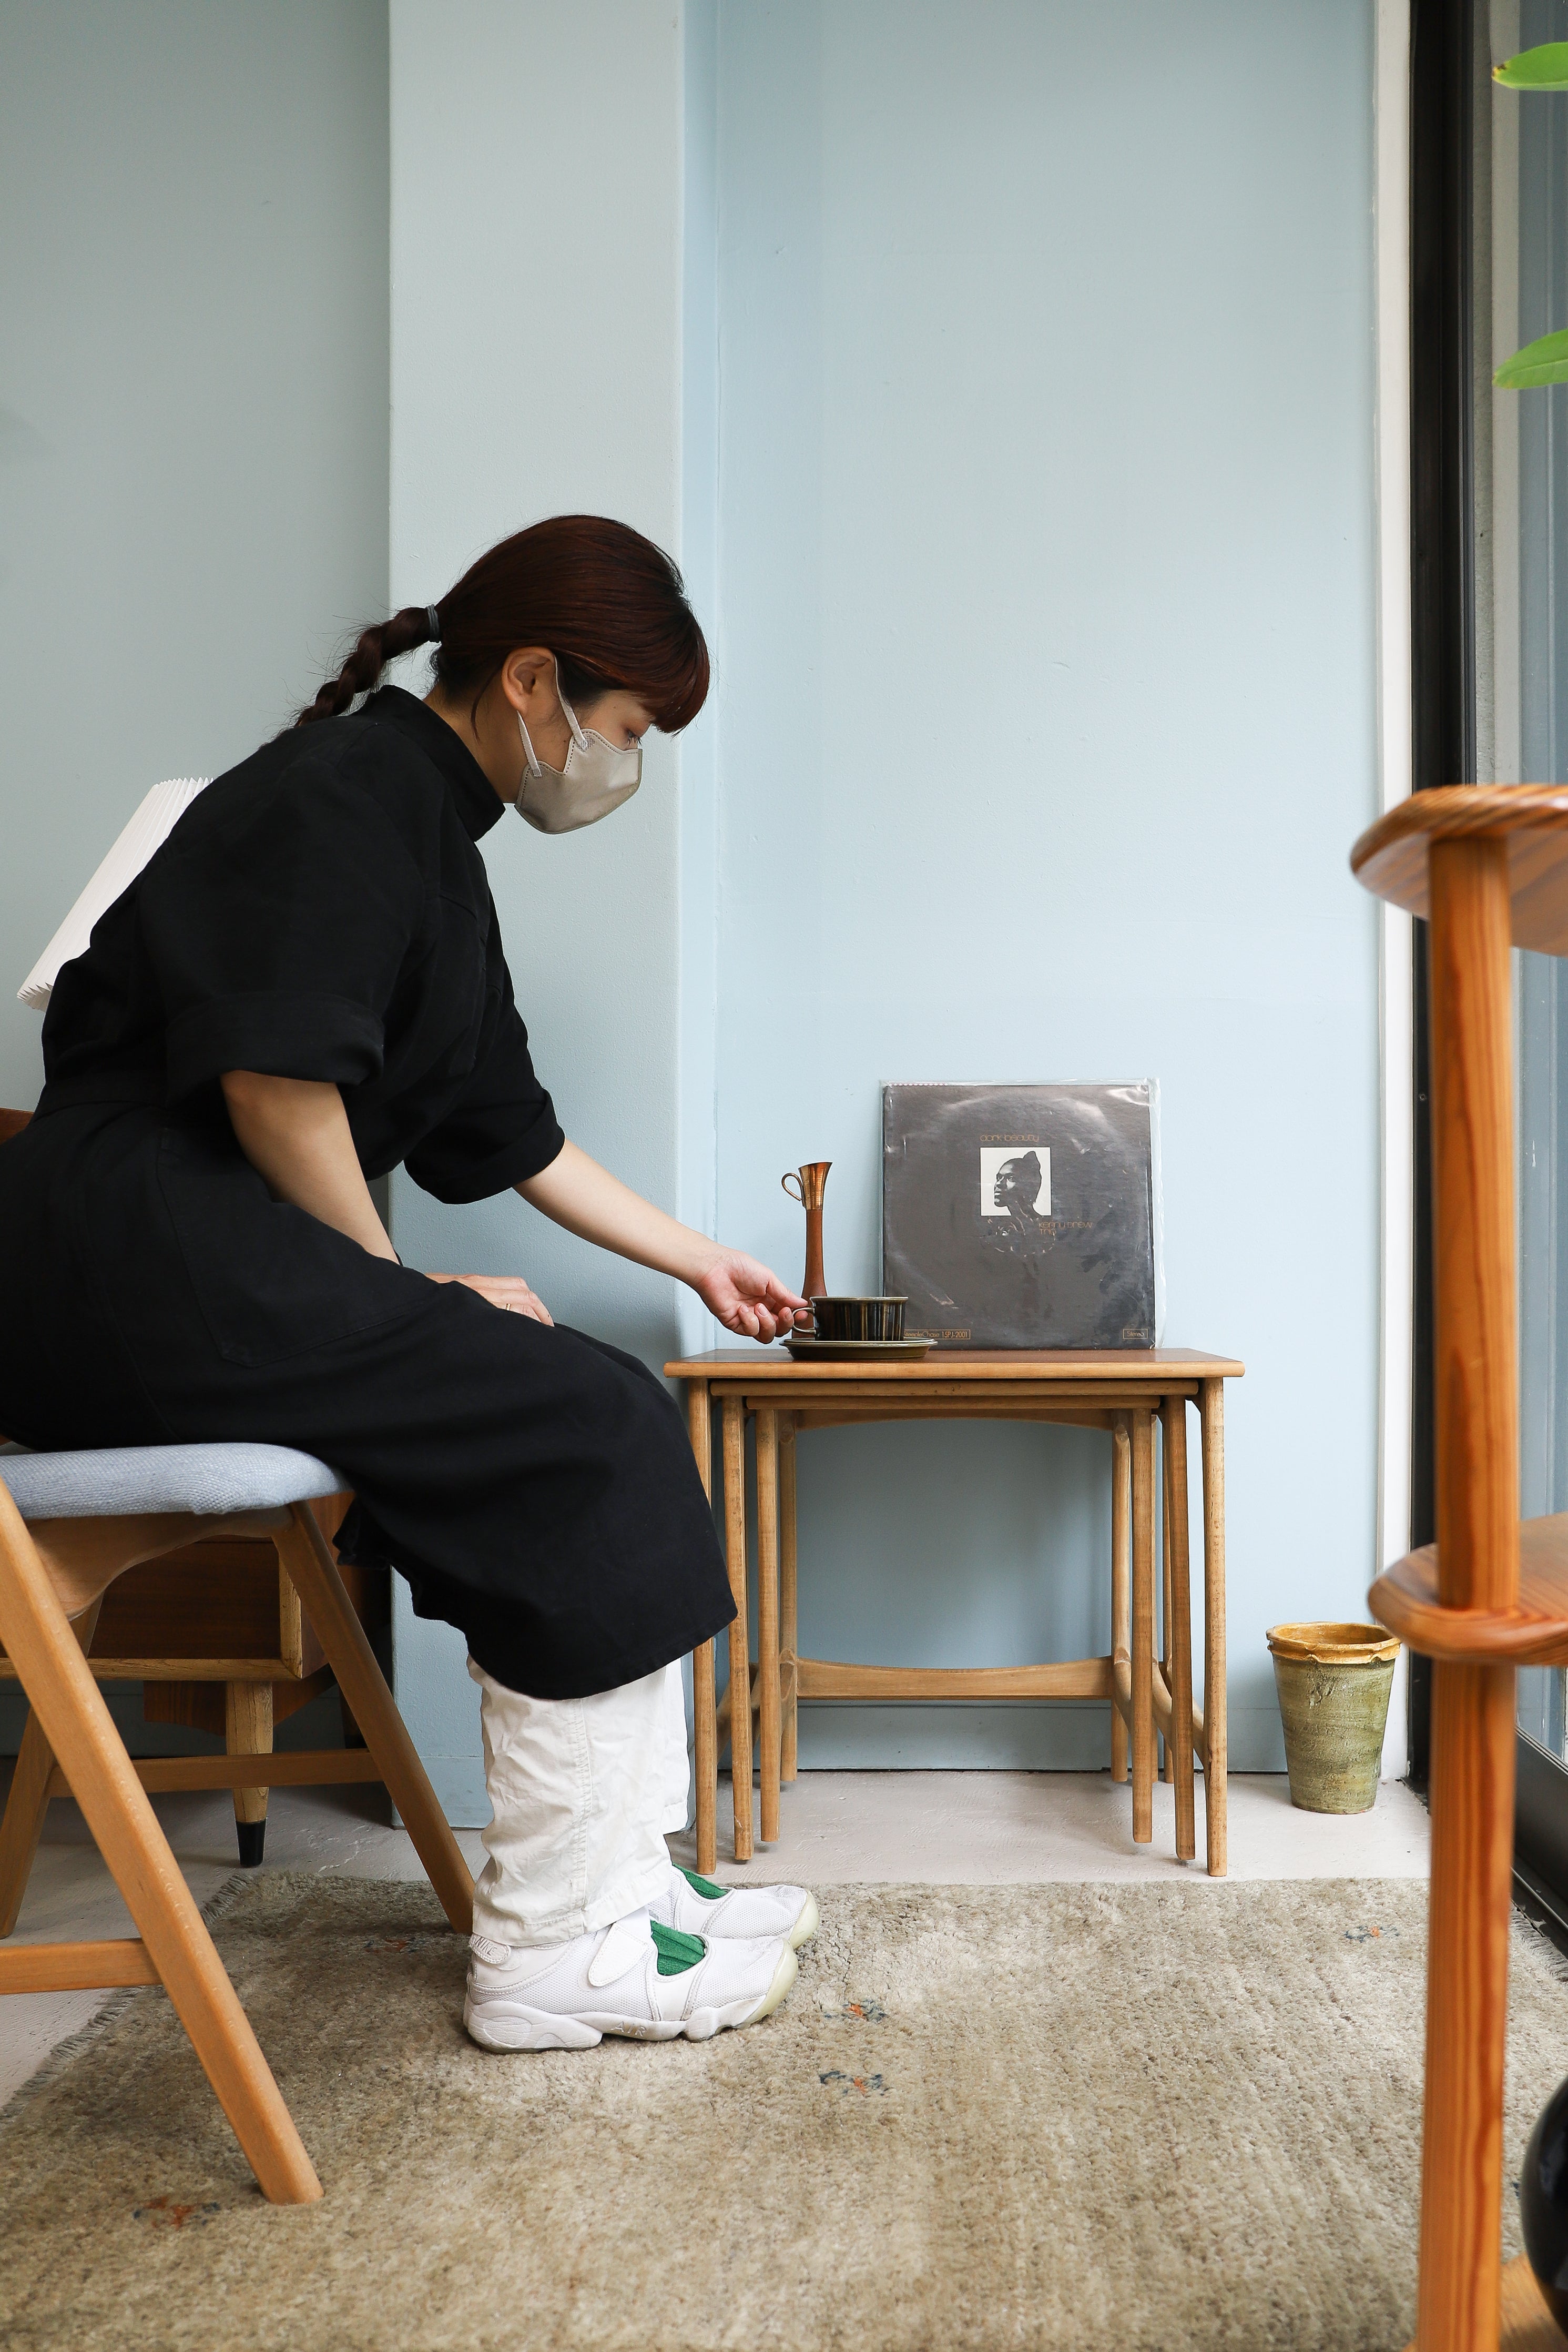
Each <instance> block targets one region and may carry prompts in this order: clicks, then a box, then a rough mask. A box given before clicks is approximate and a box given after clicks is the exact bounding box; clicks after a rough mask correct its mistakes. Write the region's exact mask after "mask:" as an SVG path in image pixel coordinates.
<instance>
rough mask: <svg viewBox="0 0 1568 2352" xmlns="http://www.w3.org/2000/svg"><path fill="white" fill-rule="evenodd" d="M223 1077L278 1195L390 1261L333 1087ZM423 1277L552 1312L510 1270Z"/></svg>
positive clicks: (234, 1073) (248, 1073) (233, 1114)
mask: <svg viewBox="0 0 1568 2352" xmlns="http://www.w3.org/2000/svg"><path fill="white" fill-rule="evenodd" d="M220 1083H221V1085H222V1087H223V1090H224V1100H225V1102H226V1103H227V1105H228V1109H229V1124H230V1125H231V1126H232V1128H233V1129H234V1131H235V1140H236V1141H237V1142H238V1144H239V1148H240V1150H242V1151H243V1152H244V1153H245V1156H246V1159H247V1160H249V1161H250V1164H251V1166H252V1167H253V1168H254V1169H255V1170H256V1174H257V1175H258V1176H260V1177H261V1178H262V1179H263V1181H265V1182H266V1184H267V1188H268V1190H269V1191H270V1192H272V1193H273V1194H274V1195H275V1196H276V1198H277V1199H278V1200H280V1201H288V1202H292V1203H293V1205H294V1207H295V1208H297V1209H303V1210H304V1211H305V1213H306V1214H307V1215H308V1216H311V1217H319V1219H320V1221H321V1223H322V1224H324V1225H330V1226H332V1228H333V1229H334V1231H335V1232H337V1233H340V1234H347V1235H348V1237H349V1239H350V1241H351V1242H358V1243H359V1244H360V1247H361V1249H362V1250H368V1251H369V1252H370V1254H371V1256H372V1257H384V1258H390V1259H391V1260H392V1263H393V1264H394V1265H395V1264H396V1262H397V1252H396V1251H395V1250H394V1249H393V1247H392V1243H391V1242H390V1241H389V1240H388V1238H387V1232H386V1227H385V1226H384V1225H383V1224H382V1221H381V1219H380V1218H379V1217H378V1216H377V1214H376V1209H375V1202H373V1201H372V1200H371V1195H370V1189H369V1187H368V1186H367V1184H366V1182H365V1179H364V1172H363V1171H362V1170H361V1166H360V1161H359V1155H358V1153H357V1152H356V1151H355V1150H354V1139H353V1137H352V1136H351V1135H350V1132H349V1114H348V1112H347V1111H346V1110H345V1109H344V1108H343V1097H342V1096H341V1095H340V1093H339V1091H338V1089H337V1087H335V1086H332V1085H330V1084H328V1083H325V1082H323V1081H321V1080H319V1079H316V1078H274V1077H268V1076H264V1075H263V1074H262V1073H261V1072H259V1071H256V1070H225V1072H224V1075H223V1077H222V1080H221V1081H220ZM428 1278H429V1280H430V1281H432V1282H461V1283H463V1284H465V1286H466V1287H467V1288H468V1289H470V1290H476V1291H477V1292H478V1293H479V1296H480V1297H482V1298H486V1299H488V1301H489V1303H490V1305H491V1306H492V1307H505V1308H507V1309H508V1310H509V1311H510V1312H511V1313H512V1314H514V1315H528V1316H531V1317H532V1318H533V1320H534V1321H535V1322H536V1323H548V1322H549V1320H550V1318H549V1314H548V1313H547V1312H546V1310H545V1308H544V1307H542V1306H541V1304H540V1303H539V1301H538V1299H537V1298H536V1297H535V1296H534V1294H533V1292H532V1291H531V1290H530V1289H529V1287H528V1284H527V1283H526V1282H523V1281H520V1280H517V1279H515V1278H512V1277H509V1276H504V1275H502V1276H495V1275H482V1274H433V1275H431V1276H429V1277H428Z"/></svg>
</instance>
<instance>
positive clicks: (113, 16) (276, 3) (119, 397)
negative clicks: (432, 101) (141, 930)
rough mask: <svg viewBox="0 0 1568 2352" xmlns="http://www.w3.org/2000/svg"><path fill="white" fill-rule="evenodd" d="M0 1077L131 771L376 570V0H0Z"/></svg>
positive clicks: (11, 1098) (253, 729)
mask: <svg viewBox="0 0 1568 2352" xmlns="http://www.w3.org/2000/svg"><path fill="white" fill-rule="evenodd" d="M0 223H3V225H4V226H3V231H0V703H3V705H4V709H5V733H4V742H3V748H0V804H3V806H4V811H5V856H4V858H3V859H0V944H3V947H4V953H3V954H0V1102H4V1103H7V1104H16V1105H20V1106H24V1107H26V1106H28V1105H30V1104H32V1103H33V1102H34V1101H35V1100H36V1099H37V1092H38V1088H39V1087H40V1085H41V1084H42V1081H43V1071H42V1064H41V1060H40V1056H39V1047H38V1033H39V1021H38V1016H37V1013H29V1012H27V1011H26V1010H25V1009H24V1008H23V1007H22V1006H21V1005H19V1004H17V1003H16V988H17V986H18V985H19V983H20V982H21V981H22V979H23V978H24V977H25V975H26V972H27V971H28V969H29V967H30V966H31V964H32V962H33V961H34V959H35V957H36V956H37V954H38V952H39V950H41V949H42V948H43V946H44V944H45V942H46V940H47V939H48V938H49V935H50V934H51V932H52V931H53V930H54V929H55V926H56V925H57V922H58V921H59V920H60V918H61V917H62V916H63V915H64V914H65V912H66V910H67V908H68V907H69V905H70V903H71V901H72V899H73V898H75V897H76V895H77V892H78V890H79V889H80V888H81V887H82V884H83V883H84V882H85V881H86V880H87V878H88V876H89V874H90V872H91V871H92V869H93V867H94V866H96V865H97V863H98V861H99V858H100V857H101V856H103V853H104V851H105V850H106V849H107V848H108V847H109V845H110V842H111V841H112V840H113V839H114V837H115V835H116V834H117V833H118V832H119V831H120V827H121V825H122V824H124V822H125V820H126V818H127V817H128V816H129V815H130V814H131V810H132V809H133V808H134V807H135V806H136V803H137V802H138V801H139V800H140V799H141V796H142V794H143V793H145V792H146V790H147V788H148V786H149V785H150V784H152V783H155V782H157V781H158V779H159V778H160V777H162V776H180V775H193V774H195V775H202V774H207V775H211V774H215V773H216V772H218V771H219V770H220V769H222V768H225V767H227V766H230V765H231V764H232V763H233V762H234V761H235V760H239V759H243V758H244V757H245V755H246V752H248V751H254V749H255V748H256V744H257V743H258V742H260V741H262V740H264V739H265V738H266V737H267V736H268V735H271V734H273V733H274V732H276V730H277V728H278V727H280V726H281V725H283V724H284V723H285V721H286V720H287V719H288V718H289V717H290V716H291V715H292V712H293V710H294V709H295V708H296V707H297V706H298V703H300V702H301V701H303V700H304V699H306V698H307V697H308V696H309V695H311V694H313V693H314V692H315V690H316V688H317V686H318V684H319V681H320V678H321V677H322V676H323V675H324V674H325V673H326V672H327V670H328V668H329V665H330V664H331V661H332V656H333V654H334V651H335V649H336V648H337V646H338V645H339V643H340V639H341V637H342V635H343V634H344V632H345V630H346V629H348V628H350V627H351V626H353V625H357V624H359V623H361V622H362V621H363V620H364V619H365V618H366V617H367V616H368V615H369V614H371V613H373V612H375V611H376V610H378V609H380V608H382V606H383V605H384V600H385V597H386V582H387V522H386V481H387V29H386V7H385V0H267V5H266V6H265V7H257V6H255V5H250V0H138V5H134V6H127V5H123V0H48V5H47V6H40V5H37V0H0Z"/></svg>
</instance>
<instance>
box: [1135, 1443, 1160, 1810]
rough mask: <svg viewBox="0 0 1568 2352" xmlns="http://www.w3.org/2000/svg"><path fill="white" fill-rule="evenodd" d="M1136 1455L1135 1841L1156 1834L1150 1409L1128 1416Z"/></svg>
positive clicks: (1152, 1492)
mask: <svg viewBox="0 0 1568 2352" xmlns="http://www.w3.org/2000/svg"><path fill="white" fill-rule="evenodd" d="M1128 1418H1129V1420H1130V1422H1131V1423H1132V1451H1133V1842H1134V1844H1135V1845H1147V1844H1149V1843H1150V1842H1151V1840H1152V1839H1153V1837H1154V1834H1155V1480H1154V1423H1153V1417H1152V1415H1151V1414H1150V1412H1149V1409H1148V1407H1147V1406H1146V1405H1136V1406H1134V1409H1133V1411H1132V1412H1131V1413H1130V1414H1129V1416H1128Z"/></svg>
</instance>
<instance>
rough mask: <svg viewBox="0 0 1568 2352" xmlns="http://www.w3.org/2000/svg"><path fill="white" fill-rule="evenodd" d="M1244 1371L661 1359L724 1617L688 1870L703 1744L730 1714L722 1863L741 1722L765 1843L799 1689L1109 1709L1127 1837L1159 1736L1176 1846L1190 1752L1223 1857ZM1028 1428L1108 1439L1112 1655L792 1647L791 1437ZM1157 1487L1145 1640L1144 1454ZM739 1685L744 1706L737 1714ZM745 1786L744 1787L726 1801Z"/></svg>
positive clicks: (727, 1356) (1130, 1365) (1081, 1361)
mask: <svg viewBox="0 0 1568 2352" xmlns="http://www.w3.org/2000/svg"><path fill="white" fill-rule="evenodd" d="M664 1370H665V1372H666V1374H667V1375H668V1376H669V1377H670V1378H671V1379H672V1380H679V1381H685V1388H686V1412H687V1421H688V1425H689V1427H690V1430H691V1436H692V1446H693V1450H694V1451H695V1454H696V1459H697V1467H698V1469H699V1470H700V1472H701V1474H702V1478H703V1483H704V1485H705V1486H706V1487H707V1489H708V1491H709V1493H710V1494H711V1493H712V1491H713V1436H714V1431H713V1423H714V1418H715V1413H714V1408H715V1406H716V1407H717V1409H718V1411H717V1417H718V1420H719V1423H720V1432H721V1435H722V1445H721V1448H720V1464H721V1468H720V1478H721V1482H722V1484H721V1494H722V1504H723V1515H724V1527H725V1548H726V1557H727V1564H728V1569H729V1581H730V1590H731V1591H732V1592H733V1593H734V1595H735V1602H736V1612H737V1613H736V1618H735V1622H734V1623H733V1624H732V1625H731V1627H730V1629H729V1690H728V1692H727V1694H726V1697H725V1703H724V1706H722V1708H721V1707H719V1706H716V1703H715V1696H714V1694H715V1678H714V1654H713V1643H711V1642H706V1643H704V1644H703V1646H702V1648H701V1649H700V1650H698V1651H697V1652H696V1654H695V1658H694V1661H693V1678H694V1696H695V1731H696V1782H697V1867H698V1869H699V1870H705V1871H706V1870H712V1869H713V1867H714V1864H715V1863H716V1859H717V1843H718V1839H717V1815H718V1743H719V1735H720V1730H721V1728H722V1725H723V1722H724V1719H725V1717H728V1723H729V1734H730V1752H731V1759H732V1779H733V1783H734V1787H735V1790H736V1791H737V1796H736V1806H735V1858H736V1860H737V1862H748V1861H749V1860H750V1858H751V1853H752V1809H751V1805H750V1802H749V1790H750V1788H751V1774H752V1718H753V1716H754V1715H755V1717H756V1721H757V1745H758V1764H759V1768H760V1769H759V1780H760V1784H761V1785H760V1798H761V1814H762V1820H761V1834H762V1838H763V1841H764V1843H767V1842H768V1841H769V1840H771V1839H774V1838H776V1837H777V1836H778V1834H779V1788H780V1784H781V1783H782V1782H785V1781H789V1780H793V1779H794V1778H795V1747H796V1741H795V1720H796V1707H797V1704H798V1702H799V1701H800V1699H802V1698H807V1699H883V1700H886V1699H987V1700H992V1701H995V1700H998V1699H1030V1700H1040V1699H1068V1698H1075V1699H1082V1698H1103V1699H1109V1700H1110V1702H1111V1770H1112V1775H1113V1779H1115V1780H1126V1779H1127V1778H1128V1772H1129V1753H1128V1750H1129V1744H1130V1747H1131V1759H1130V1763H1131V1777H1132V1783H1133V1836H1134V1841H1135V1842H1136V1843H1140V1844H1142V1843H1148V1842H1149V1841H1150V1840H1151V1839H1152V1838H1153V1836H1154V1781H1155V1732H1156V1729H1157V1730H1158V1731H1159V1732H1160V1733H1161V1734H1162V1735H1163V1737H1164V1739H1165V1743H1166V1761H1165V1769H1166V1779H1167V1780H1173V1781H1174V1783H1175V1796H1176V1856H1177V1859H1178V1860H1180V1861H1184V1862H1190V1861H1192V1860H1193V1859H1194V1858H1195V1855H1196V1851H1197V1828H1196V1792H1195V1787H1194V1774H1193V1758H1194V1755H1195V1753H1196V1755H1197V1758H1198V1759H1199V1760H1200V1761H1201V1763H1202V1765H1203V1769H1204V1806H1205V1814H1206V1821H1207V1864H1208V1870H1209V1874H1210V1875H1211V1876H1212V1877H1216V1878H1222V1877H1223V1876H1224V1875H1225V1869H1226V1853H1225V1834H1226V1832H1225V1773H1226V1731H1225V1720H1226V1718H1225V1438H1224V1410H1225V1408H1224V1397H1225V1382H1226V1381H1228V1380H1239V1379H1240V1377H1241V1375H1242V1372H1243V1370H1244V1367H1243V1366H1242V1365H1241V1364H1239V1363H1237V1362H1236V1361H1234V1360H1232V1359H1231V1358H1229V1357H1222V1356H1208V1355H1203V1354H1200V1353H1197V1352H1195V1351H1194V1350H1193V1349H1184V1348H1153V1349H1136V1350H1134V1349H1115V1350H1110V1349H1107V1350H1103V1351H1102V1350H1095V1351H1088V1350H1069V1349H1049V1350H1045V1349H1042V1350H1040V1351H1033V1350H1030V1351H1025V1350H1021V1349H969V1350H965V1351H962V1352H960V1351H957V1350H947V1351H943V1350H934V1351H933V1352H932V1354H931V1355H929V1356H927V1357H925V1359H924V1360H921V1361H919V1362H904V1363H879V1362H868V1361H861V1362H845V1363H801V1362H797V1361H795V1360H793V1359H792V1358H791V1357H789V1356H788V1355H786V1353H785V1352H784V1350H783V1349H768V1350H763V1349H755V1348H753V1349H740V1348H718V1349H710V1350H709V1351H708V1352H707V1353H706V1354H704V1355H700V1356H692V1357H689V1358H682V1359H680V1360H677V1361H676V1362H674V1363H669V1364H666V1365H665V1367H664ZM1189 1404H1196V1406H1197V1412H1198V1419H1199V1424H1200V1429H1201V1438H1202V1442H1201V1461H1202V1475H1203V1570H1204V1574H1203V1587H1204V1636H1205V1639H1204V1706H1203V1710H1202V1712H1201V1713H1200V1712H1199V1711H1198V1710H1197V1708H1196V1707H1195V1706H1194V1705H1193V1692H1192V1630H1191V1628H1192V1621H1191V1597H1190V1577H1189V1567H1188V1559H1187V1481H1186V1409H1187V1406H1188V1405H1189ZM748 1415H749V1416H751V1417H753V1418H754V1419H755V1421H756V1424H757V1549H758V1559H757V1570H758V1575H757V1591H758V1628H757V1649H758V1656H757V1664H756V1666H755V1668H753V1667H752V1665H751V1661H750V1639H749V1635H748V1633H747V1520H746V1423H747V1416H748ZM974 1420H986V1421H1037V1422H1059V1423H1067V1424H1069V1425H1071V1426H1073V1427H1078V1428H1088V1429H1103V1430H1104V1431H1105V1432H1106V1433H1107V1434H1108V1436H1109V1437H1110V1440H1111V1448H1112V1472H1113V1475H1112V1487H1111V1495H1112V1510H1111V1644H1112V1646H1111V1651H1110V1654H1109V1655H1107V1656H1105V1657H1100V1658H1074V1659H1069V1660H1063V1661H1059V1662H1057V1663H1055V1664H1049V1665H1025V1666H981V1667H975V1666H961V1667H948V1666H921V1667H913V1666H911V1667H901V1666H868V1665H860V1664H851V1663H849V1662H847V1661H844V1660H839V1659H831V1658H802V1657H800V1655H799V1654H798V1653H797V1647H796V1614H797V1612H796V1579H797V1565H798V1546H797V1535H796V1528H797V1514H796V1505H795V1446H796V1441H797V1439H798V1438H799V1437H800V1436H803V1435H805V1434H807V1433H809V1432H810V1431H811V1430H815V1429H835V1428H843V1427H845V1426H846V1425H853V1424H857V1423H862V1422H866V1423H869V1422H880V1421H974ZM1156 1420H1157V1421H1158V1422H1159V1423H1160V1427H1161V1432H1162V1438H1163V1444H1162V1446H1161V1455H1162V1461H1163V1476H1164V1486H1165V1512H1164V1528H1165V1541H1164V1548H1163V1586H1164V1601H1165V1609H1164V1629H1165V1631H1164V1643H1163V1646H1162V1649H1161V1651H1160V1654H1158V1655H1156V1650H1155V1487H1154V1480H1155V1453H1154V1425H1155V1421H1156ZM742 1690H749V1693H750V1697H751V1704H750V1706H732V1705H731V1703H730V1702H731V1698H732V1696H733V1695H734V1694H736V1693H737V1692H739V1691H742ZM742 1791H746V1792H747V1796H746V1797H745V1798H743V1797H742V1794H741V1793H740V1792H742Z"/></svg>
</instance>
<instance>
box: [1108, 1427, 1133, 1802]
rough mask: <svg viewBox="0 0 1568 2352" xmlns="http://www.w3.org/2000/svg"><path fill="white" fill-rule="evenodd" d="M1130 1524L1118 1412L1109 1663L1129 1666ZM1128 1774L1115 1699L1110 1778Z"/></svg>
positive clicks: (1127, 1460)
mask: <svg viewBox="0 0 1568 2352" xmlns="http://www.w3.org/2000/svg"><path fill="white" fill-rule="evenodd" d="M1132 1525H1133V1449H1132V1443H1131V1440H1130V1439H1129V1437H1128V1435H1127V1423H1126V1420H1125V1417H1124V1415H1123V1414H1121V1413H1118V1414H1117V1416H1116V1424H1115V1427H1114V1428H1113V1430H1112V1432H1111V1664H1112V1666H1113V1668H1114V1667H1115V1666H1116V1665H1118V1664H1122V1665H1125V1666H1127V1667H1128V1668H1129V1670H1130V1669H1131V1666H1132V1660H1133V1594H1132V1587H1131V1584H1130V1582H1129V1570H1130V1568H1131V1561H1130V1559H1129V1558H1128V1554H1129V1551H1130V1549H1131V1544H1132ZM1126 1777H1127V1726H1126V1723H1125V1721H1124V1717H1123V1715H1122V1710H1121V1708H1120V1707H1119V1706H1116V1705H1115V1704H1114V1702H1113V1704H1112V1707H1111V1778H1112V1780H1117V1781H1122V1780H1125V1779H1126Z"/></svg>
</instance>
